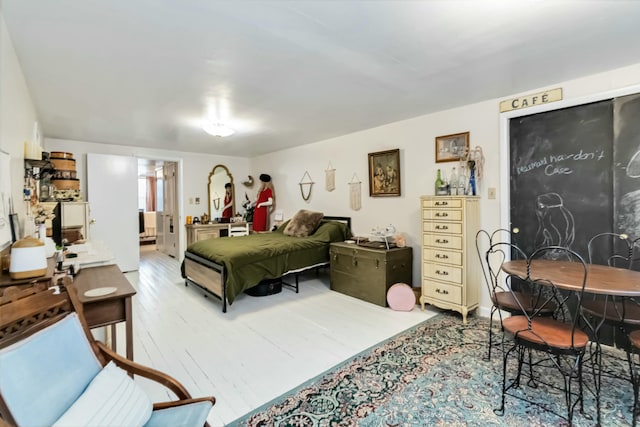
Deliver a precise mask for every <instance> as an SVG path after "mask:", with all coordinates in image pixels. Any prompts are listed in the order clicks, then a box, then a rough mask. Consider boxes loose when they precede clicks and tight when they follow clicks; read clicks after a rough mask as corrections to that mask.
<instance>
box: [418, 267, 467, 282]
mask: <svg viewBox="0 0 640 427" xmlns="http://www.w3.org/2000/svg"><path fill="white" fill-rule="evenodd" d="M422 271H423V272H424V273H423V274H424V277H428V278H430V279H437V280H444V281H445V282H450V283H457V284H461V283H462V268H460V267H456V266H453V265H444V264H432V263H429V262H425V263H424V265H423V270H422Z"/></svg>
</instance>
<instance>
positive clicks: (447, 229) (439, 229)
mask: <svg viewBox="0 0 640 427" xmlns="http://www.w3.org/2000/svg"><path fill="white" fill-rule="evenodd" d="M422 231H426V232H432V233H452V234H462V224H461V223H459V222H458V223H456V222H454V223H451V222H439V221H424V222H423V223H422Z"/></svg>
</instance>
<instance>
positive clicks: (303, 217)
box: [284, 209, 324, 237]
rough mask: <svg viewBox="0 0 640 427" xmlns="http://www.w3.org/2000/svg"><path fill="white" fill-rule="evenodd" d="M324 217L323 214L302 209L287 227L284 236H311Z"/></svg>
mask: <svg viewBox="0 0 640 427" xmlns="http://www.w3.org/2000/svg"><path fill="white" fill-rule="evenodd" d="M323 217H324V214H323V213H322V212H314V211H308V210H305V209H300V210H299V211H298V212H296V214H295V215H294V216H293V218H291V221H289V223H288V224H287V226H286V227H285V229H284V234H286V235H287V236H294V237H307V236H310V235H311V234H313V232H314V231H316V228H318V225H320V221H322V218H323Z"/></svg>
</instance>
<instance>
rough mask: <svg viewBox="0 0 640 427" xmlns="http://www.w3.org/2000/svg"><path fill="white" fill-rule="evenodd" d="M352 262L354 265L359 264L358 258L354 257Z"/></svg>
mask: <svg viewBox="0 0 640 427" xmlns="http://www.w3.org/2000/svg"><path fill="white" fill-rule="evenodd" d="M351 264H353V266H354V267H357V266H358V258H353V261H351Z"/></svg>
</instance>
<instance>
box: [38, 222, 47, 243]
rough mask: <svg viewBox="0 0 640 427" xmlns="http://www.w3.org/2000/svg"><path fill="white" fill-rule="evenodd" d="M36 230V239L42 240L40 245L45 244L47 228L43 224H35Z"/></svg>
mask: <svg viewBox="0 0 640 427" xmlns="http://www.w3.org/2000/svg"><path fill="white" fill-rule="evenodd" d="M37 228H38V237H39V238H40V240H42V243H46V239H47V226H46V225H45V223H44V222H43V223H42V224H37Z"/></svg>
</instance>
